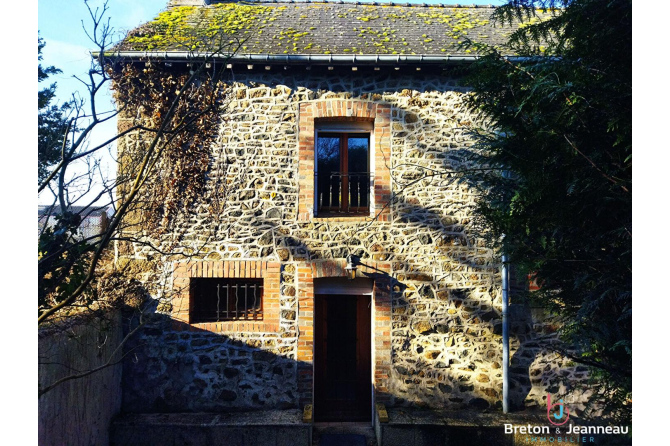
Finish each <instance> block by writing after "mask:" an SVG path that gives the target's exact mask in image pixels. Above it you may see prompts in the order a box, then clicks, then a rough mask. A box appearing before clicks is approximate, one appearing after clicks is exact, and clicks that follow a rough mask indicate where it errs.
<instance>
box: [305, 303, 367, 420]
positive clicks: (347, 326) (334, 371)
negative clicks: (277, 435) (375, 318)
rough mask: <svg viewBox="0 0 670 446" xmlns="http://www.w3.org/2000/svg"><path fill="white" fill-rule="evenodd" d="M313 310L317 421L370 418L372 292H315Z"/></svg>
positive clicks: (315, 410) (315, 417)
mask: <svg viewBox="0 0 670 446" xmlns="http://www.w3.org/2000/svg"><path fill="white" fill-rule="evenodd" d="M315 313H316V314H315V316H316V317H315V340H314V341H315V349H314V350H315V351H314V363H315V373H314V387H315V400H314V419H315V421H370V420H371V408H372V384H371V354H370V296H351V295H317V296H316V302H315Z"/></svg>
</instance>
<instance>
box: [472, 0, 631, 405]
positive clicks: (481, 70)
mask: <svg viewBox="0 0 670 446" xmlns="http://www.w3.org/2000/svg"><path fill="white" fill-rule="evenodd" d="M540 10H549V11H550V12H551V14H550V15H549V16H548V18H542V17H540V14H538V11H540ZM494 18H495V20H497V21H499V22H510V21H515V20H519V21H521V22H522V23H523V24H522V26H521V27H520V28H519V29H518V31H516V32H515V33H513V34H512V35H511V36H510V38H509V41H508V48H505V49H502V48H494V47H490V46H482V45H477V44H476V43H472V42H471V44H472V45H475V46H478V48H477V49H478V50H479V51H485V52H486V54H487V55H486V56H485V57H483V58H482V59H481V60H480V61H479V62H478V63H476V66H475V68H474V70H473V71H472V73H471V76H470V79H469V84H470V85H473V87H474V92H475V94H473V95H472V96H471V97H470V106H471V107H472V108H473V109H474V110H477V111H478V112H479V113H480V116H481V117H482V118H483V121H482V122H483V123H484V124H483V125H482V126H481V127H480V128H478V129H477V130H476V133H477V135H478V141H479V149H480V150H479V151H478V155H477V156H481V157H482V159H480V162H484V163H485V164H486V165H488V166H489V167H491V170H490V171H488V172H486V173H485V174H482V175H480V176H479V177H478V178H477V180H478V182H479V185H481V186H482V190H484V191H486V193H485V195H486V197H485V199H484V200H482V201H481V203H480V208H479V211H480V214H481V215H482V216H483V217H484V218H485V220H486V221H487V222H488V224H489V226H490V227H492V228H493V229H494V233H495V235H496V237H498V241H499V242H500V243H501V245H502V246H501V247H502V249H503V250H504V252H506V253H507V254H508V256H509V261H510V262H511V263H513V264H514V265H516V266H517V267H518V269H519V271H520V272H521V274H522V275H523V276H524V277H525V276H526V275H529V274H530V275H531V276H532V277H533V278H534V280H535V281H536V282H537V283H538V284H540V285H541V289H540V290H539V291H536V292H532V293H529V295H530V297H531V299H534V300H535V302H536V303H539V304H541V305H542V306H544V307H545V308H548V309H549V310H551V311H552V312H554V314H556V315H557V316H558V317H560V319H561V320H562V323H563V325H562V329H561V333H562V335H563V340H564V341H565V344H564V347H563V348H562V349H561V353H562V354H564V355H566V356H568V357H570V358H572V359H573V360H575V361H576V362H577V363H582V364H586V365H588V366H590V368H591V372H592V373H591V376H592V377H593V378H594V379H595V381H596V382H597V383H598V384H599V385H600V386H599V389H600V393H599V394H598V395H594V397H593V398H592V400H593V402H594V403H595V402H596V401H597V400H598V396H599V398H600V400H601V401H604V402H606V403H607V405H608V410H609V411H610V415H617V416H622V417H624V418H628V417H630V410H631V404H630V401H631V369H632V362H631V358H632V350H631V348H632V344H631V311H632V302H631V299H632V285H631V270H632V264H631V243H632V242H631V239H632V194H631V192H632V184H631V173H632V124H631V119H632V115H631V108H632V105H631V94H632V93H631V88H632V87H631V71H632V69H631V63H632V58H631V53H632V46H631V45H632V28H631V26H632V2H631V1H630V0H562V1H560V0H540V1H533V0H514V1H510V2H509V3H508V4H506V5H504V6H502V7H500V8H497V10H496V11H495V13H494ZM510 49H511V50H513V52H514V53H516V54H518V55H519V56H521V57H514V58H509V57H507V58H506V57H503V56H502V55H501V54H502V53H506V54H509V52H510V51H509V50H510Z"/></svg>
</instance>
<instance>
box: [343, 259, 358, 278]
mask: <svg viewBox="0 0 670 446" xmlns="http://www.w3.org/2000/svg"><path fill="white" fill-rule="evenodd" d="M355 259H356V258H355V256H353V255H351V254H349V255H348V256H347V266H345V267H344V269H345V270H346V271H347V278H348V279H349V280H354V279H355V278H356V265H355Z"/></svg>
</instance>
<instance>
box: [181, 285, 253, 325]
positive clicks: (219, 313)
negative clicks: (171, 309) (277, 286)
mask: <svg viewBox="0 0 670 446" xmlns="http://www.w3.org/2000/svg"><path fill="white" fill-rule="evenodd" d="M190 285H191V322H192V323H197V322H220V321H234V320H262V319H263V279H218V278H217V279H211V278H193V279H191V284H190Z"/></svg>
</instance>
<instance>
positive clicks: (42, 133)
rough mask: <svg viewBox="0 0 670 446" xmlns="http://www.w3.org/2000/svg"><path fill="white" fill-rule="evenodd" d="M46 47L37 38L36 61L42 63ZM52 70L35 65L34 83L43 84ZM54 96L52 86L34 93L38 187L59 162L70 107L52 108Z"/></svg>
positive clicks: (40, 39)
mask: <svg viewBox="0 0 670 446" xmlns="http://www.w3.org/2000/svg"><path fill="white" fill-rule="evenodd" d="M45 45H46V42H44V39H42V38H41V37H38V38H37V60H38V62H39V61H41V60H42V48H44V46H45ZM60 72H61V70H59V69H58V68H56V67H53V66H49V67H42V64H41V63H38V65H37V81H38V83H41V82H43V81H46V80H47V79H48V78H49V76H51V75H53V74H58V73H60ZM55 96H56V83H55V82H54V83H52V84H51V85H49V86H48V87H45V88H42V89H41V90H39V91H38V92H37V149H38V158H37V178H38V184H39V183H41V182H42V181H44V179H46V177H47V176H48V172H49V167H51V166H53V165H54V164H56V163H57V162H58V161H59V160H60V159H61V151H62V149H63V139H64V137H65V132H66V129H67V114H68V111H69V110H70V107H71V106H70V104H69V103H65V104H62V105H61V106H57V105H53V104H52V101H53V100H54V98H55Z"/></svg>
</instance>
